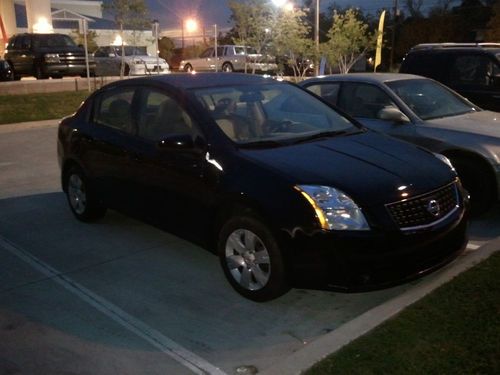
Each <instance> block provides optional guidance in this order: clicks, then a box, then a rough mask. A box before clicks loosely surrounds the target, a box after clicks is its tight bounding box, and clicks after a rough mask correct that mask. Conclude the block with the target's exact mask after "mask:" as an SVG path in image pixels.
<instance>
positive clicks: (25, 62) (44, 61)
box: [5, 33, 95, 79]
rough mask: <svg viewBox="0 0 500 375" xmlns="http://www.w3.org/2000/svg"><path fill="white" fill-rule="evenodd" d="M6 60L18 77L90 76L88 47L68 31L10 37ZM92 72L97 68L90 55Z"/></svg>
mask: <svg viewBox="0 0 500 375" xmlns="http://www.w3.org/2000/svg"><path fill="white" fill-rule="evenodd" d="M5 60H7V61H8V62H9V64H10V66H11V67H12V68H13V70H14V79H20V78H21V77H22V76H35V77H36V78H37V79H43V78H49V77H52V78H61V77H63V76H74V75H80V76H86V75H87V68H86V65H85V50H84V49H83V48H82V47H81V46H77V45H76V43H75V42H74V41H73V39H71V37H69V36H68V35H64V34H30V33H25V34H17V35H14V36H13V37H11V38H10V39H9V42H8V44H7V49H6V51H5ZM89 67H90V73H91V75H93V74H94V71H95V62H94V59H93V57H90V56H89Z"/></svg>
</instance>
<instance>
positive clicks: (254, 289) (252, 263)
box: [218, 216, 290, 302]
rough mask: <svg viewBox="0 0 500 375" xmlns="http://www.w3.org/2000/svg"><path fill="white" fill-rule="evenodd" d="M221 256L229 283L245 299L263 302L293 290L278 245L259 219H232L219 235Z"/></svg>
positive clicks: (248, 217)
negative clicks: (287, 279) (289, 284)
mask: <svg viewBox="0 0 500 375" xmlns="http://www.w3.org/2000/svg"><path fill="white" fill-rule="evenodd" d="M218 253H219V259H220V263H221V266H222V268H223V270H224V273H225V275H226V277H227V279H228V281H229V283H230V284H231V286H232V287H233V288H234V289H235V290H236V291H237V292H238V293H240V294H241V295H243V296H244V297H246V298H248V299H251V300H253V301H257V302H264V301H269V300H272V299H275V298H277V297H279V296H281V295H283V294H284V293H286V292H287V291H288V290H289V289H290V287H289V286H288V283H287V281H286V277H285V276H286V275H285V266H284V262H283V257H282V254H281V251H280V248H279V246H278V243H277V241H276V240H275V238H274V236H273V234H272V233H271V231H270V230H269V229H268V228H267V227H266V226H265V225H264V224H263V223H262V222H261V221H259V220H258V219H256V218H254V217H251V216H238V217H233V218H232V219H230V220H229V221H228V222H227V223H226V224H225V225H224V226H223V228H222V230H221V232H220V236H219V242H218Z"/></svg>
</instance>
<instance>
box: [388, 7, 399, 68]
mask: <svg viewBox="0 0 500 375" xmlns="http://www.w3.org/2000/svg"><path fill="white" fill-rule="evenodd" d="M398 16H399V9H398V0H394V12H393V15H392V37H391V54H390V58H389V70H390V71H391V72H392V70H393V68H394V45H395V41H396V25H397V21H398Z"/></svg>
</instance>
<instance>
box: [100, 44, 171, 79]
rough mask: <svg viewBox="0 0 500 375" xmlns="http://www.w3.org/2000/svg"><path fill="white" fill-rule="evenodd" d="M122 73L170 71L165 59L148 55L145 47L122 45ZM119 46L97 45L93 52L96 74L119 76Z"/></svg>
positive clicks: (120, 49)
mask: <svg viewBox="0 0 500 375" xmlns="http://www.w3.org/2000/svg"><path fill="white" fill-rule="evenodd" d="M124 51H125V54H124V57H123V60H124V64H125V67H124V75H126V76H135V75H145V74H152V73H158V71H159V72H160V73H170V69H169V65H168V63H167V62H166V61H165V59H162V58H161V57H160V58H158V59H157V58H156V56H149V55H148V52H147V48H146V47H138V46H124ZM121 56H122V47H121V46H104V47H99V48H98V49H97V50H96V51H95V52H94V59H95V63H96V69H95V72H96V75H98V76H119V75H120V69H121V63H122V57H121Z"/></svg>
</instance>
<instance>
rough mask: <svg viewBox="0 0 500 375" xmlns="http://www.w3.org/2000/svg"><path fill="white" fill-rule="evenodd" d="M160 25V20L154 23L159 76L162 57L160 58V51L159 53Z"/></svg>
mask: <svg viewBox="0 0 500 375" xmlns="http://www.w3.org/2000/svg"><path fill="white" fill-rule="evenodd" d="M159 29H160V24H159V22H158V20H154V21H153V35H154V37H155V48H156V71H157V74H160V56H159V51H158V37H159V34H160V32H159V31H160V30H159Z"/></svg>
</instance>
